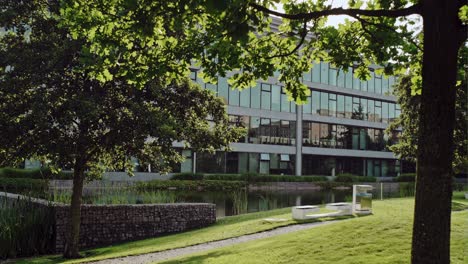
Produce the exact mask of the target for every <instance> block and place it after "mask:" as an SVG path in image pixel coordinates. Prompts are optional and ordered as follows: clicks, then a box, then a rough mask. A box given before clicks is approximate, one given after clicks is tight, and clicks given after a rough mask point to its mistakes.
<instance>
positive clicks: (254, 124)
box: [249, 116, 260, 144]
mask: <svg viewBox="0 0 468 264" xmlns="http://www.w3.org/2000/svg"><path fill="white" fill-rule="evenodd" d="M249 142H250V143H255V144H260V118H259V117H253V116H252V117H250V129H249Z"/></svg>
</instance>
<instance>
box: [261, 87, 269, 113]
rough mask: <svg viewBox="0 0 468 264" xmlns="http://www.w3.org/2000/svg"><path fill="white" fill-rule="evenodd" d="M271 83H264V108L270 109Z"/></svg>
mask: <svg viewBox="0 0 468 264" xmlns="http://www.w3.org/2000/svg"><path fill="white" fill-rule="evenodd" d="M270 107H271V85H269V84H266V83H262V107H261V108H262V109H266V110H270V109H271V108H270Z"/></svg>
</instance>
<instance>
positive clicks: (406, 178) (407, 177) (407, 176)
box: [395, 173, 416, 182]
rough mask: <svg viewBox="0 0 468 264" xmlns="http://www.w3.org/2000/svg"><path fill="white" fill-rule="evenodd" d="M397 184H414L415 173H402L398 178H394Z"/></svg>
mask: <svg viewBox="0 0 468 264" xmlns="http://www.w3.org/2000/svg"><path fill="white" fill-rule="evenodd" d="M395 181H397V182H415V181H416V173H403V174H401V175H400V176H398V177H396V178H395Z"/></svg>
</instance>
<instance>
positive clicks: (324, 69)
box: [320, 61, 328, 84]
mask: <svg viewBox="0 0 468 264" xmlns="http://www.w3.org/2000/svg"><path fill="white" fill-rule="evenodd" d="M320 69H321V71H320V81H321V83H324V84H328V63H327V62H323V61H322V62H321V63H320Z"/></svg>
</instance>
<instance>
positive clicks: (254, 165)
mask: <svg viewBox="0 0 468 264" xmlns="http://www.w3.org/2000/svg"><path fill="white" fill-rule="evenodd" d="M259 158H260V157H259V154H258V153H249V172H258V163H259Z"/></svg>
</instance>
